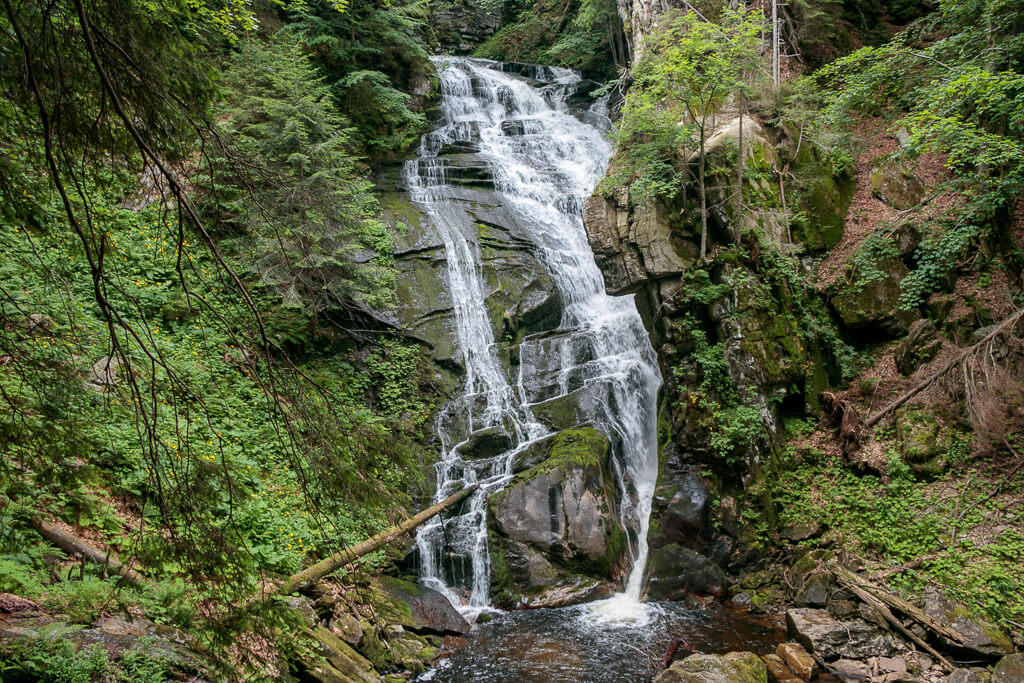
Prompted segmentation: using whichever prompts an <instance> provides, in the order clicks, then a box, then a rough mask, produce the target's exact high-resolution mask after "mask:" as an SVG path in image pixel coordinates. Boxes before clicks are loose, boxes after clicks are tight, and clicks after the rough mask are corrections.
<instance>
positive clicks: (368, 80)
mask: <svg viewBox="0 0 1024 683" xmlns="http://www.w3.org/2000/svg"><path fill="white" fill-rule="evenodd" d="M425 21H426V3H424V2H420V1H419V0H393V1H391V2H383V3H356V4H355V5H353V6H351V7H349V8H347V10H346V11H345V12H344V13H338V12H333V11H330V9H329V8H327V7H324V6H322V5H319V4H317V5H313V6H311V7H308V8H306V9H305V10H303V11H298V12H293V13H291V14H290V16H289V17H288V22H287V24H286V25H285V27H284V29H283V30H284V32H285V33H287V34H290V35H292V36H294V37H295V38H297V39H298V40H299V41H301V43H302V45H303V46H304V48H305V50H306V52H307V54H308V55H309V58H310V60H311V61H312V63H313V64H314V65H315V66H316V68H317V70H318V71H319V72H320V74H321V75H322V76H324V78H325V80H326V84H327V86H328V87H329V88H330V91H331V94H332V96H333V97H334V101H335V105H336V107H337V109H338V110H339V111H340V112H342V113H343V114H344V115H345V117H346V118H347V119H348V120H349V121H351V123H352V124H353V126H354V127H355V131H354V136H353V137H354V140H355V141H356V142H357V143H358V145H359V147H360V149H361V150H362V153H363V154H365V155H366V156H367V157H369V158H370V159H372V160H375V161H382V160H393V159H395V158H398V157H400V156H401V154H402V153H403V152H404V151H406V150H407V149H408V148H409V146H410V145H411V144H412V143H413V142H415V141H416V140H417V139H418V138H419V136H420V134H421V133H422V132H423V129H424V128H425V127H426V118H425V117H424V116H423V114H422V113H421V111H420V109H421V108H422V106H423V102H422V101H420V102H416V101H414V100H413V98H412V97H411V96H410V93H412V92H416V93H417V94H419V95H420V96H422V95H426V94H427V93H429V91H430V87H431V86H430V78H431V77H433V75H434V68H433V66H432V65H431V64H430V61H429V54H428V52H427V48H426V46H425V44H424V42H423V38H422V34H423V32H424V30H425V29H426V26H425Z"/></svg>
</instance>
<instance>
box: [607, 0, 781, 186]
mask: <svg viewBox="0 0 1024 683" xmlns="http://www.w3.org/2000/svg"><path fill="white" fill-rule="evenodd" d="M760 17H761V15H760V13H756V12H749V13H737V12H732V11H728V10H726V11H725V12H723V14H722V17H721V19H720V20H719V23H709V22H705V21H703V20H702V19H700V18H699V17H698V16H697V14H696V13H695V12H670V13H666V14H665V15H664V16H663V17H662V19H661V22H660V24H659V26H658V30H657V31H656V32H655V33H653V34H652V35H651V36H650V37H649V39H648V40H647V41H646V43H645V47H644V49H645V51H644V56H643V58H642V59H641V60H640V62H639V63H638V64H637V65H636V66H635V67H634V70H633V77H634V82H633V86H632V88H631V89H630V91H629V94H628V95H627V97H626V103H625V105H624V106H623V110H622V119H621V121H620V123H619V126H618V128H617V129H616V132H615V141H616V145H617V148H618V149H619V150H620V155H619V157H618V158H617V160H616V167H615V168H614V169H613V171H612V173H611V174H610V175H609V176H608V178H606V179H605V181H604V182H603V183H602V186H601V190H602V191H603V192H606V193H610V192H612V191H614V189H615V188H617V187H623V186H628V187H630V190H631V192H635V193H636V194H637V195H638V196H640V197H651V196H662V197H670V198H671V197H674V196H675V195H676V194H677V193H678V192H679V190H680V189H681V187H680V186H681V184H683V183H685V182H686V180H687V179H688V178H689V177H690V174H691V171H689V169H688V164H687V163H686V162H685V161H683V160H684V159H685V158H686V156H687V151H697V152H698V153H700V154H703V151H704V142H705V140H706V139H707V136H708V135H709V134H710V132H711V130H710V125H711V121H712V115H713V114H714V113H715V112H716V111H717V110H718V108H719V107H720V106H721V105H722V103H723V102H724V101H725V100H726V98H728V97H729V96H733V95H738V94H740V93H742V92H743V91H744V90H745V89H746V87H747V86H746V82H745V80H744V72H745V71H746V70H748V69H753V65H754V64H755V62H756V60H757V54H758V47H759V45H760V38H759V32H760V30H761V23H760V22H761V19H760Z"/></svg>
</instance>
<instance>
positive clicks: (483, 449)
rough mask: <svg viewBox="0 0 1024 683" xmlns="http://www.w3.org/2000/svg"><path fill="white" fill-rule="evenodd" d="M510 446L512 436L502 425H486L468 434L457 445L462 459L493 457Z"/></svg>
mask: <svg viewBox="0 0 1024 683" xmlns="http://www.w3.org/2000/svg"><path fill="white" fill-rule="evenodd" d="M510 448H512V437H511V436H509V433H508V432H506V431H505V430H504V429H503V428H502V427H487V428H486V429H479V430H477V431H475V432H473V433H472V434H470V435H469V438H468V439H466V440H465V441H464V442H463V443H462V444H461V445H460V446H459V455H460V456H462V458H463V459H467V460H477V459H480V458H493V457H494V456H496V455H501V454H502V453H504V452H506V451H507V450H509V449H510Z"/></svg>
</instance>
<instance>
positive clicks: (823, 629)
mask: <svg viewBox="0 0 1024 683" xmlns="http://www.w3.org/2000/svg"><path fill="white" fill-rule="evenodd" d="M786 627H787V631H788V633H789V636H790V638H793V639H794V640H796V641H797V642H798V643H800V644H801V645H803V646H804V647H805V648H807V650H808V651H809V652H812V653H814V654H816V655H818V656H819V657H821V658H823V659H826V660H831V659H838V658H841V657H842V658H847V659H864V658H866V657H877V656H891V655H893V654H894V653H895V651H896V642H895V640H894V639H893V637H892V636H891V635H889V634H886V633H882V632H880V631H879V630H878V628H876V627H874V626H871V625H869V624H867V623H865V622H863V621H860V620H857V619H854V620H850V621H842V622H841V621H837V620H835V619H833V618H832V615H830V614H829V613H828V612H826V611H825V610H822V609H810V608H795V609H790V610H787V611H786Z"/></svg>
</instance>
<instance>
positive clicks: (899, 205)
mask: <svg viewBox="0 0 1024 683" xmlns="http://www.w3.org/2000/svg"><path fill="white" fill-rule="evenodd" d="M870 180H871V191H872V192H873V193H874V195H875V196H876V197H878V198H879V199H881V200H882V201H883V202H885V203H886V204H888V205H890V206H891V207H893V208H894V209H896V210H898V211H905V210H906V209H910V208H913V207H915V206H917V205H918V204H920V203H921V200H922V199H924V193H925V187H924V183H923V182H922V181H921V179H920V178H919V177H918V176H917V175H916V174H915V173H914V172H913V171H911V170H910V169H908V168H907V167H906V166H904V165H903V164H900V163H898V162H895V161H884V162H882V163H881V164H879V165H878V166H876V167H875V168H873V169H872V170H871V177H870Z"/></svg>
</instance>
